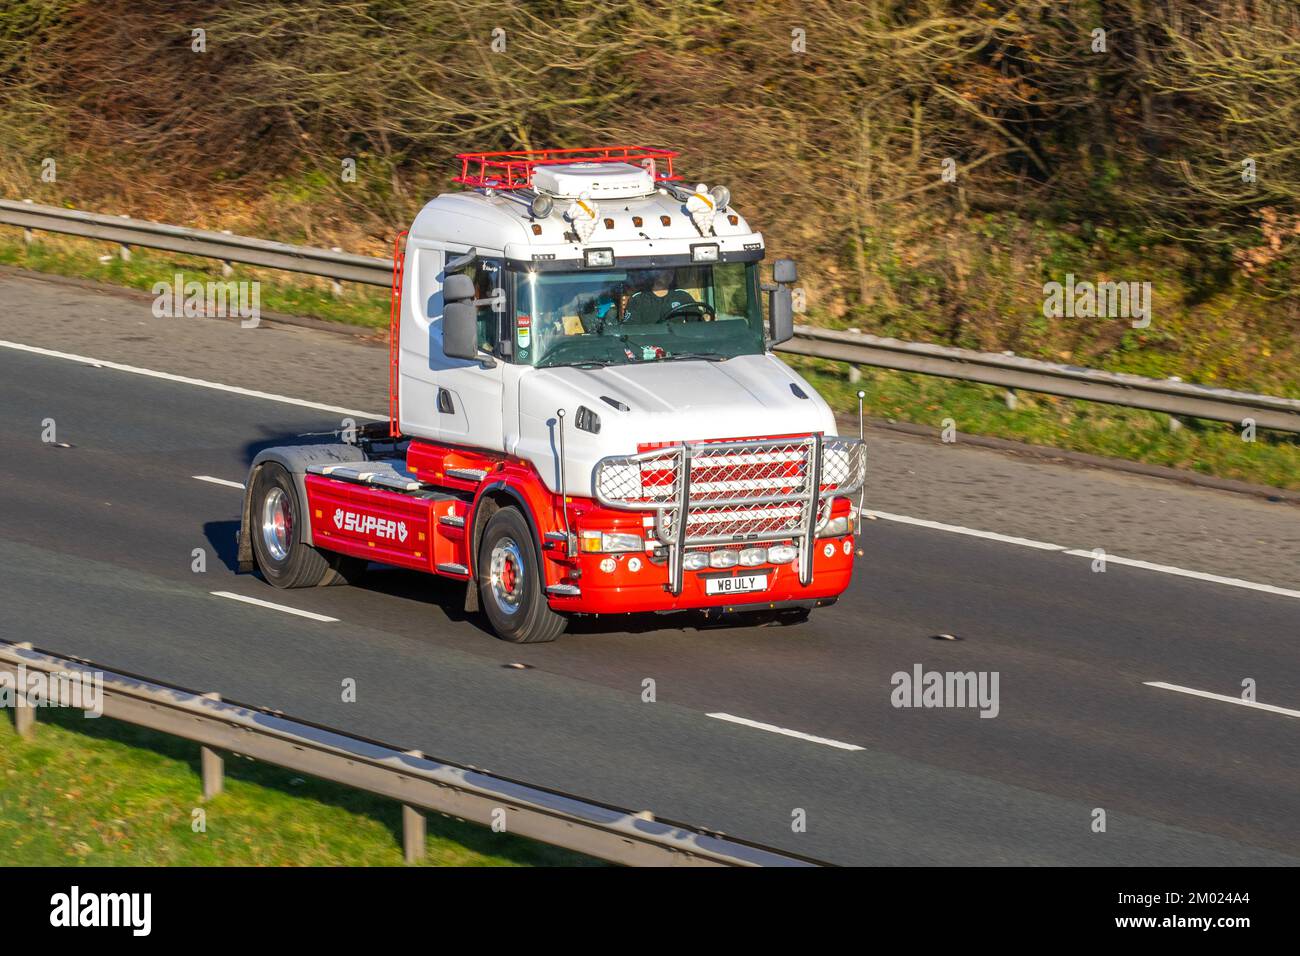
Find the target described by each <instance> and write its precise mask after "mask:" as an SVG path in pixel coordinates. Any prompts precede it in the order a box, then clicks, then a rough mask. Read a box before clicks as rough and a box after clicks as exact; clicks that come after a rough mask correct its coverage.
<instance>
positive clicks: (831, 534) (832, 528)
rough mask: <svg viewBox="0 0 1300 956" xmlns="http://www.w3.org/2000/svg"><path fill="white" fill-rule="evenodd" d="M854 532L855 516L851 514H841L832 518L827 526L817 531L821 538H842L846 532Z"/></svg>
mask: <svg viewBox="0 0 1300 956" xmlns="http://www.w3.org/2000/svg"><path fill="white" fill-rule="evenodd" d="M852 533H853V518H852V516H850V515H841V516H840V517H838V518H832V519H831V520H830V521H828V522H826V526H825V527H824V528H822V529H821V530H820V531H818V532H817V537H819V538H842V537H844V535H846V534H852Z"/></svg>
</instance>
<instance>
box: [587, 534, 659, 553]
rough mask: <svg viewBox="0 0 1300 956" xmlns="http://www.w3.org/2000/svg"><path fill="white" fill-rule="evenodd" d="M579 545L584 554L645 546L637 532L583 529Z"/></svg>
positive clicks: (634, 549) (628, 549)
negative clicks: (621, 532) (623, 532)
mask: <svg viewBox="0 0 1300 956" xmlns="http://www.w3.org/2000/svg"><path fill="white" fill-rule="evenodd" d="M581 546H582V550H583V552H584V553H586V554H600V553H602V552H612V551H640V550H641V549H642V548H644V547H645V541H644V540H642V538H641V536H640V535H638V534H620V533H618V532H613V531H584V532H582V538H581Z"/></svg>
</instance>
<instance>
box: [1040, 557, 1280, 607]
mask: <svg viewBox="0 0 1300 956" xmlns="http://www.w3.org/2000/svg"><path fill="white" fill-rule="evenodd" d="M1065 553H1066V554H1072V555H1074V556H1076V557H1080V558H1095V557H1096V555H1095V554H1093V553H1092V552H1091V551H1067V552H1065ZM1106 563H1107V564H1123V565H1127V566H1128V567H1131V568H1142V569H1143V570H1146V571H1159V572H1161V573H1162V574H1176V575H1178V576H1179V577H1180V578H1195V579H1196V580H1198V581H1210V582H1213V583H1214V584H1226V585H1228V586H1230V587H1234V588H1248V589H1250V590H1251V591H1263V592H1264V593H1265V594H1280V595H1282V597H1289V598H1300V591H1292V590H1290V589H1289V588H1279V587H1275V586H1274V585H1272V584H1256V583H1255V582H1254V581H1243V580H1242V579H1241V578H1225V577H1223V576H1222V575H1219V574H1207V573H1206V572H1204V571H1187V570H1185V569H1183V568H1175V567H1171V566H1169V565H1167V564H1152V563H1151V562H1150V561H1138V560H1137V559H1136V558H1120V557H1116V556H1115V555H1113V554H1108V555H1106Z"/></svg>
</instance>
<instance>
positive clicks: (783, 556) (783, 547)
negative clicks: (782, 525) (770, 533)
mask: <svg viewBox="0 0 1300 956" xmlns="http://www.w3.org/2000/svg"><path fill="white" fill-rule="evenodd" d="M797 557H799V550H798V549H797V548H796V547H795V546H794V545H792V544H778V545H773V546H772V547H770V548H768V549H767V560H768V561H770V562H771V563H772V564H789V563H790V562H791V561H793V560H794V559H795V558H797Z"/></svg>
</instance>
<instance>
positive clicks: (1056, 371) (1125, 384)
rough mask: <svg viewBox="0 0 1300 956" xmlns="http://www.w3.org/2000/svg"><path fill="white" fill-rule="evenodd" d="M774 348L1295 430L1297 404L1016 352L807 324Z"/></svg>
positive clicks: (1299, 423) (1299, 415)
mask: <svg viewBox="0 0 1300 956" xmlns="http://www.w3.org/2000/svg"><path fill="white" fill-rule="evenodd" d="M780 348H781V350H782V351H785V352H792V353H794V354H797V355H809V356H815V357H817V358H825V359H833V360H835V361H837V362H849V363H852V364H854V365H873V366H876V367H878V368H892V369H898V370H899V371H904V372H920V373H921V374H924V375H937V376H940V377H942V378H956V379H963V380H965V381H968V382H980V383H982V384H985V385H1001V386H1003V387H1005V388H1019V389H1024V390H1025V391H1029V392H1045V393H1047V394H1048V395H1061V396H1064V397H1066V398H1077V399H1081V400H1083V401H1088V402H1101V403H1103V404H1108V405H1125V406H1127V407H1129V408H1143V409H1147V410H1149V411H1156V412H1168V413H1169V414H1170V415H1184V416H1187V417H1188V418H1209V419H1213V420H1215V421H1224V422H1233V423H1234V424H1239V423H1240V422H1241V420H1242V419H1243V418H1250V419H1253V420H1254V422H1255V424H1256V425H1257V426H1259V427H1260V428H1276V429H1280V430H1282V431H1289V432H1300V399H1294V398H1277V397H1275V396H1272V395H1256V394H1253V393H1250V392H1235V391H1231V390H1230V389H1226V388H1212V387H1209V386H1206V385H1194V384H1191V383H1189V382H1179V381H1176V380H1174V379H1157V378H1146V377H1144V376H1141V375H1129V374H1126V373H1124V372H1105V371H1101V370H1099V369H1091V368H1080V367H1079V366H1076V365H1058V364H1056V363H1054V362H1042V361H1039V360H1038V359H1028V358H1021V357H1019V356H1016V355H1004V354H998V353H990V352H973V351H970V350H969V349H958V348H951V347H949V346H945V345H930V344H927V343H923V342H901V341H899V340H898V339H890V338H884V337H881V336H878V335H867V334H859V333H854V332H837V331H833V330H831V329H818V328H813V327H811V326H806V325H805V326H799V327H798V328H797V329H796V330H795V338H794V340H793V341H790V342H787V343H785V344H784V345H782V346H780Z"/></svg>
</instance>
